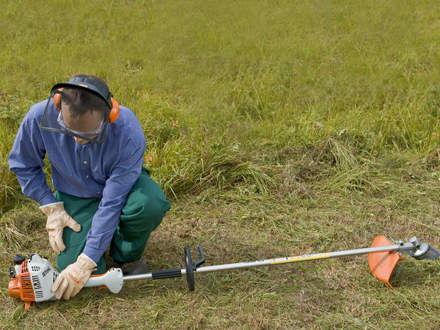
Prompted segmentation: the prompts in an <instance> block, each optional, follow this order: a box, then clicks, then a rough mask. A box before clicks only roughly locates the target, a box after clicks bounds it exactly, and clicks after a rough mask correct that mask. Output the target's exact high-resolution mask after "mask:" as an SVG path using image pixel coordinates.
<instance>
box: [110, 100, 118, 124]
mask: <svg viewBox="0 0 440 330" xmlns="http://www.w3.org/2000/svg"><path fill="white" fill-rule="evenodd" d="M111 101H112V105H113V107H112V109H111V110H110V114H109V116H108V122H109V123H110V124H111V123H114V122H115V121H116V119H118V117H119V103H118V102H116V100H115V99H114V98H113V97H112V98H111Z"/></svg>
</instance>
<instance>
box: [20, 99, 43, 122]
mask: <svg viewBox="0 0 440 330" xmlns="http://www.w3.org/2000/svg"><path fill="white" fill-rule="evenodd" d="M46 104H47V100H43V101H41V102H38V103H35V104H33V105H31V107H30V108H29V111H28V112H27V114H26V116H25V118H27V119H28V120H32V119H37V120H39V119H40V118H41V116H42V115H43V112H44V109H45V108H46Z"/></svg>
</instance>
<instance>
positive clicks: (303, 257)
mask: <svg viewBox="0 0 440 330" xmlns="http://www.w3.org/2000/svg"><path fill="white" fill-rule="evenodd" d="M413 249H414V245H413V244H412V243H401V244H395V245H387V246H378V247H373V248H364V249H354V250H344V251H336V252H324V253H315V254H303V255H300V256H294V257H284V258H274V259H265V260H256V261H247V262H238V263H233V264H223V265H214V266H205V267H198V268H196V269H195V270H194V272H195V273H208V272H215V271H219V270H230V269H239V268H249V267H259V266H265V265H277V264H286V263H293V262H302V261H310V260H317V259H329V258H337V257H345V256H352V255H360V254H367V253H372V252H384V251H407V250H413ZM180 271H181V274H182V275H184V274H186V269H185V268H182V269H180ZM152 274H153V273H147V274H140V275H128V276H124V277H123V278H124V281H128V280H140V279H148V278H152V277H153V276H152Z"/></svg>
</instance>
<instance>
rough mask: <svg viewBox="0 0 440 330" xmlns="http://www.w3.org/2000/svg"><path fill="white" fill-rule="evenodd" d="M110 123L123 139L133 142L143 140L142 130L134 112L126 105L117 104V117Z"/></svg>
mask: <svg viewBox="0 0 440 330" xmlns="http://www.w3.org/2000/svg"><path fill="white" fill-rule="evenodd" d="M111 125H114V127H115V128H116V130H117V131H118V132H119V134H120V136H121V137H123V140H125V139H127V140H131V142H134V143H135V144H143V143H144V142H145V136H144V131H143V129H142V127H141V124H140V123H139V120H138V119H137V117H136V115H135V113H134V112H133V111H132V110H130V109H129V108H127V107H124V106H119V116H118V119H117V120H116V121H115V122H114V123H113V124H111Z"/></svg>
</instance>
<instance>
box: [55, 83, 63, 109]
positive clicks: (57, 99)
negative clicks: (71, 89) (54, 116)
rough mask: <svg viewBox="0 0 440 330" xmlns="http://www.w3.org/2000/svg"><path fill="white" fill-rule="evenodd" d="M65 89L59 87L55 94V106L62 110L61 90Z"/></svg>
mask: <svg viewBox="0 0 440 330" xmlns="http://www.w3.org/2000/svg"><path fill="white" fill-rule="evenodd" d="M62 91H63V88H58V89H57V90H56V92H55V94H54V95H53V103H54V104H55V108H57V109H58V111H61V92H62Z"/></svg>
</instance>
